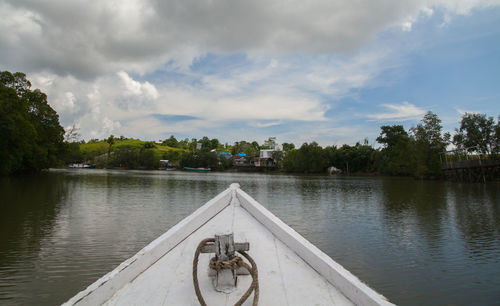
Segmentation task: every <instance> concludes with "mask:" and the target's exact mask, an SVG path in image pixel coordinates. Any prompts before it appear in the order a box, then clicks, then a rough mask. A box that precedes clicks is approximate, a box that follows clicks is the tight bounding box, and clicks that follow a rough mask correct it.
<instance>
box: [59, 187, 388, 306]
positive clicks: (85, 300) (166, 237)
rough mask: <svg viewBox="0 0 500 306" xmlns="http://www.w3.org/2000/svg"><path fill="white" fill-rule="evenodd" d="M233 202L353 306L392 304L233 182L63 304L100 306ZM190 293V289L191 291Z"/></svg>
mask: <svg viewBox="0 0 500 306" xmlns="http://www.w3.org/2000/svg"><path fill="white" fill-rule="evenodd" d="M236 197H237V199H238V200H239V202H240V205H241V206H242V207H243V208H245V210H247V211H248V212H249V213H250V214H251V215H252V216H253V217H254V218H255V219H257V220H258V221H259V222H260V223H261V224H262V225H263V226H264V227H266V228H267V229H268V230H269V231H270V232H271V233H272V234H273V235H275V236H276V237H277V238H278V239H279V240H280V241H282V242H283V243H284V244H285V245H287V247H289V248H290V249H291V250H292V251H294V252H295V253H296V254H297V255H298V256H299V257H301V258H302V259H303V260H304V261H305V262H306V263H308V264H309V265H310V266H311V267H312V268H313V269H314V270H315V271H316V272H317V273H318V274H320V275H322V276H323V277H324V278H325V279H326V280H328V281H329V282H330V283H331V284H332V285H333V286H335V287H336V288H337V289H338V290H339V291H340V292H341V293H342V294H344V296H345V297H347V298H348V299H349V300H351V301H352V302H353V303H354V304H356V305H393V304H392V303H390V302H389V301H388V300H387V299H386V298H385V297H384V296H382V295H381V294H379V293H377V292H376V291H375V290H373V289H372V288H370V287H368V286H367V285H366V284H364V283H363V282H361V281H360V280H359V279H358V278H357V277H356V276H354V275H353V274H352V273H351V272H349V271H348V270H346V269H345V268H344V267H342V266H341V265H340V264H338V263H337V262H335V261H334V260H333V259H332V258H330V257H329V256H328V255H327V254H325V253H324V252H322V251H321V250H320V249H318V248H317V247H316V246H314V245H313V244H312V243H310V242H309V241H308V240H306V239H305V238H304V237H302V236H301V235H300V234H299V233H297V232H296V231H295V230H293V229H292V228H291V227H289V226H288V225H286V224H285V223H284V222H283V221H281V220H280V219H279V218H278V217H276V216H275V215H274V214H272V213H271V212H270V211H268V210H267V209H266V208H265V207H264V206H262V205H261V204H260V203H258V202H257V201H256V200H254V199H253V198H252V197H250V196H249V195H248V194H247V193H245V192H244V191H243V190H241V189H240V186H239V184H237V183H233V184H231V185H230V187H229V188H228V189H226V190H224V191H223V192H221V193H220V194H218V195H217V196H216V197H214V198H213V199H211V200H210V201H208V202H207V203H205V204H204V205H203V206H201V207H200V208H198V209H197V210H196V211H194V212H193V213H192V214H191V215H189V216H188V217H186V218H184V219H183V220H182V221H180V222H179V223H177V224H176V225H175V226H173V227H172V228H171V229H169V230H168V231H167V232H165V233H164V234H162V235H161V236H160V237H158V238H157V239H155V240H154V241H152V242H151V243H150V244H148V245H147V246H146V247H144V248H143V249H142V250H140V251H139V252H138V253H137V254H135V255H134V256H132V257H131V258H129V259H127V260H126V261H124V262H123V263H121V264H120V265H119V266H118V267H116V268H115V269H114V270H112V271H111V272H109V273H107V274H106V275H104V276H103V277H101V278H100V279H98V280H97V281H95V282H94V283H92V284H91V285H89V286H88V287H87V288H86V289H85V290H83V291H81V292H79V293H78V294H76V295H75V296H74V297H72V298H71V299H69V300H68V301H67V302H65V303H64V304H63V305H101V304H103V303H105V302H106V301H107V300H109V299H110V298H111V297H112V296H113V295H114V294H115V292H116V291H117V290H119V289H120V288H122V287H123V286H125V285H126V284H127V283H129V282H131V281H132V280H133V279H135V278H136V277H137V276H138V275H140V274H141V273H142V272H143V271H145V270H146V269H148V268H149V267H150V266H151V265H153V264H154V263H155V262H156V261H158V260H159V259H160V258H161V257H163V256H164V255H165V254H167V253H168V252H169V251H170V250H172V249H173V248H174V247H175V246H177V245H178V244H179V243H180V242H182V241H183V240H184V239H186V238H187V237H188V236H189V235H190V234H191V233H193V232H194V231H196V230H197V229H198V228H200V227H201V226H202V225H203V224H205V223H206V222H208V221H209V220H210V219H211V218H213V217H214V216H215V215H217V214H218V213H219V212H220V211H222V210H223V209H224V208H225V207H226V206H228V205H230V204H231V202H232V199H233V198H234V199H236ZM193 294H194V289H193Z"/></svg>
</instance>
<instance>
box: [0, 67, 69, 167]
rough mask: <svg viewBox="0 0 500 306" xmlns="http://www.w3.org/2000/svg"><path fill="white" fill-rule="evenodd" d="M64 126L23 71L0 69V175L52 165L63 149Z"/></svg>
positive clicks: (55, 163) (44, 97)
mask: <svg viewBox="0 0 500 306" xmlns="http://www.w3.org/2000/svg"><path fill="white" fill-rule="evenodd" d="M63 136H64V129H63V128H62V127H61V125H60V124H59V117H58V115H57V113H56V111H54V110H53V109H52V108H51V107H50V105H49V104H48V103H47V96H46V95H45V94H44V93H43V92H41V91H40V90H38V89H35V90H31V83H30V82H29V81H28V80H27V79H26V75H25V74H24V73H20V72H16V73H10V72H8V71H1V72H0V175H9V174H15V173H26V172H36V171H39V170H40V169H44V168H48V167H53V166H56V165H58V164H59V163H60V161H61V158H62V157H63V155H64V154H65V152H66V146H65V144H64V142H63Z"/></svg>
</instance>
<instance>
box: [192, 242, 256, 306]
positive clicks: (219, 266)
mask: <svg viewBox="0 0 500 306" xmlns="http://www.w3.org/2000/svg"><path fill="white" fill-rule="evenodd" d="M208 242H215V239H214V238H206V239H203V240H202V241H201V242H200V244H198V247H197V248H196V251H195V253H194V259H193V283H194V291H195V292H196V297H197V298H198V301H199V302H200V304H201V305H202V306H207V303H206V302H205V300H204V299H203V295H202V294H201V291H200V285H199V283H198V257H199V256H200V253H201V249H202V248H203V246H204V245H205V244H207V243H208ZM238 253H240V254H241V255H243V257H245V258H246V259H247V260H248V262H250V264H251V265H252V266H249V265H248V264H247V263H246V262H244V261H243V259H242V258H241V257H239V256H235V257H234V258H232V259H230V260H227V261H222V260H215V258H212V259H211V260H210V263H209V266H210V268H212V269H215V270H216V271H217V272H219V271H220V270H223V269H231V270H237V269H239V268H240V267H242V268H245V269H247V270H248V272H249V273H250V275H251V276H252V283H251V284H250V287H248V289H247V291H246V292H245V294H243V296H242V297H241V298H240V299H239V300H238V301H237V302H236V304H234V305H235V306H241V305H242V304H243V303H244V302H245V301H246V300H247V299H248V297H249V296H250V294H252V291H253V292H254V295H253V303H252V305H253V306H257V303H258V302H259V279H258V271H257V264H256V263H255V261H254V260H253V258H252V257H251V256H250V255H248V254H247V253H246V252H244V251H238Z"/></svg>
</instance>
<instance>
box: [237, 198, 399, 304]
mask: <svg viewBox="0 0 500 306" xmlns="http://www.w3.org/2000/svg"><path fill="white" fill-rule="evenodd" d="M236 193H237V197H238V200H239V202H240V205H241V206H242V207H243V208H245V209H246V210H247V211H248V212H249V213H250V214H252V215H253V216H254V217H255V219H257V220H258V221H259V222H261V223H262V224H263V225H264V226H265V227H266V228H267V229H268V230H269V231H271V233H273V234H274V235H275V236H276V237H277V238H278V239H279V240H280V241H282V242H283V243H284V244H285V245H287V246H288V247H289V248H290V249H291V250H293V251H294V252H295V253H297V255H298V256H300V257H301V258H302V259H303V260H304V261H305V262H307V263H308V264H309V265H310V266H311V267H312V268H313V269H314V270H316V271H317V272H318V273H319V274H320V275H322V276H324V277H325V278H326V279H327V280H328V281H329V282H330V283H332V284H333V285H334V286H335V287H336V288H337V289H339V290H340V291H341V292H342V293H343V294H344V295H345V296H346V297H347V298H349V299H350V300H351V301H353V302H354V303H355V304H356V305H392V303H390V302H388V301H387V299H386V298H385V297H383V296H382V295H380V294H378V293H377V292H375V291H374V290H373V289H371V288H370V287H368V286H367V285H366V284H364V283H362V282H361V281H360V280H359V279H358V278H357V277H356V276H354V275H353V274H352V273H350V272H349V271H347V270H346V269H344V268H343V267H342V266H341V265H340V264H338V263H337V262H335V261H334V260H333V259H331V258H330V257H329V256H328V255H326V254H325V253H323V252H322V251H321V250H320V249H318V248H317V247H316V246H314V245H313V244H311V243H310V242H309V241H307V240H306V239H305V238H304V237H302V236H301V235H300V234H299V233H297V232H296V231H294V230H293V229H292V228H291V227H289V226H288V225H286V224H285V223H284V222H283V221H281V220H280V219H279V218H278V217H276V216H275V215H273V214H272V213H271V212H270V211H268V210H267V209H265V208H264V207H263V206H262V205H261V204H259V203H258V202H257V201H255V200H254V199H253V198H252V197H250V196H249V195H248V194H247V193H245V192H244V191H243V190H241V189H238V190H237V191H236Z"/></svg>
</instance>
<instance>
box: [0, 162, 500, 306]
mask: <svg viewBox="0 0 500 306" xmlns="http://www.w3.org/2000/svg"><path fill="white" fill-rule="evenodd" d="M233 182H239V183H240V185H241V186H242V189H243V190H245V191H246V192H247V193H248V194H250V195H251V196H252V197H254V198H255V199H256V200H257V201H259V202H260V203H262V204H263V205H264V206H266V207H267V208H268V209H269V210H270V211H272V212H273V213H274V214H276V215H277V216H278V217H280V218H281V219H282V220H283V221H284V222H285V223H287V224H288V225H290V226H291V227H292V228H294V229H295V230H296V231H298V232H299V233H300V234H302V235H303V236H304V237H306V238H307V239H308V240H309V241H311V242H312V243H313V244H315V245H316V246H318V247H319V248H320V249H321V250H323V251H324V252H326V253H327V254H328V255H330V256H331V257H332V258H333V259H334V260H336V261H337V262H339V263H340V264H341V265H343V266H344V267H345V268H347V269H348V270H350V271H351V272H352V273H353V274H355V275H356V276H358V277H359V278H360V279H361V280H363V281H364V282H366V283H367V284H368V285H369V286H371V287H372V288H374V289H375V290H377V291H378V292H380V293H381V294H383V295H385V296H386V297H387V298H388V299H389V300H390V301H391V302H393V303H397V304H401V305H443V304H455V305H471V304H474V305H495V304H496V305H498V304H499V303H500V188H499V187H500V184H499V183H498V182H497V183H488V184H460V183H450V182H436V181H416V180H413V179H409V178H380V177H328V176H292V175H277V174H272V175H269V174H253V173H250V174H249V173H186V172H174V171H169V172H166V171H118V170H116V171H113V170H51V171H48V172H45V173H42V174H40V175H36V176H26V177H14V178H1V179H0V194H1V198H2V200H1V202H0V203H1V204H0V208H1V214H0V304H2V305H55V304H60V303H62V302H64V301H66V300H67V299H68V298H70V297H71V296H73V295H74V294H76V293H77V292H78V291H80V290H82V289H84V288H86V286H87V285H89V284H90V283H92V282H94V281H95V280H96V279H98V278H99V277H101V276H102V275H104V274H105V273H107V272H109V271H110V270H111V269H113V268H114V267H116V266H117V265H118V264H119V263H121V262H122V261H123V260H125V259H127V258H129V257H131V256H132V255H134V254H135V253H136V252H137V251H138V250H140V249H141V248H142V247H143V246H145V245H146V244H148V243H149V242H150V241H152V240H153V239H154V238H156V237H157V236H159V235H160V234H162V233H163V232H165V231H166V230H168V229H169V228H170V227H172V226H173V225H175V224H176V223H177V222H178V221H180V220H181V219H182V218H184V217H186V216H188V215H189V214H190V213H192V212H193V211H194V210H195V209H196V208H198V207H199V206H201V205H202V204H203V203H205V202H206V201H207V200H209V199H211V198H212V197H214V196H215V195H216V194H218V193H219V192H221V191H223V190H224V189H226V188H227V187H228V186H229V184H230V183H233Z"/></svg>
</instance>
